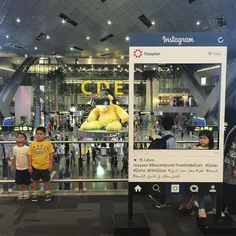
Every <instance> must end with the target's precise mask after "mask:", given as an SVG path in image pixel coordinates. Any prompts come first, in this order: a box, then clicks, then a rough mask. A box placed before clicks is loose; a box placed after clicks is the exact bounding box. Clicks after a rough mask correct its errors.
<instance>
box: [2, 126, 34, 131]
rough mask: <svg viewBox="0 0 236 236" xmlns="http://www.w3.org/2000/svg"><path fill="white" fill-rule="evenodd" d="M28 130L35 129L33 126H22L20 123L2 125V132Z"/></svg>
mask: <svg viewBox="0 0 236 236" xmlns="http://www.w3.org/2000/svg"><path fill="white" fill-rule="evenodd" d="M1 131H2V132H9V131H10V132H23V131H24V132H28V131H33V127H31V126H20V125H17V126H14V125H11V126H0V132H1Z"/></svg>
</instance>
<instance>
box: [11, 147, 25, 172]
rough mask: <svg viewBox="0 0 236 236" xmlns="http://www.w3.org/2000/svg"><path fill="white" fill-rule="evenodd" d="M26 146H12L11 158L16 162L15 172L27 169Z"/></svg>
mask: <svg viewBox="0 0 236 236" xmlns="http://www.w3.org/2000/svg"><path fill="white" fill-rule="evenodd" d="M28 148H29V147H28V146H26V145H24V146H23V147H18V146H14V147H13V150H12V153H13V155H12V157H11V159H13V158H14V157H15V160H16V169H17V170H27V169H28V168H29V162H28V156H27V150H28Z"/></svg>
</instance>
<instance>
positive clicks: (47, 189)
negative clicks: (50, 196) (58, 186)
mask: <svg viewBox="0 0 236 236" xmlns="http://www.w3.org/2000/svg"><path fill="white" fill-rule="evenodd" d="M44 186H45V190H46V192H50V181H48V182H44Z"/></svg>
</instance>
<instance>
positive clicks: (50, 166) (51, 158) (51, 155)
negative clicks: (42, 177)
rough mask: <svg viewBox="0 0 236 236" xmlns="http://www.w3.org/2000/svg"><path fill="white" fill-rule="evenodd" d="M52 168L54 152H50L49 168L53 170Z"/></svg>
mask: <svg viewBox="0 0 236 236" xmlns="http://www.w3.org/2000/svg"><path fill="white" fill-rule="evenodd" d="M52 168H53V153H50V154H49V168H48V170H49V171H52Z"/></svg>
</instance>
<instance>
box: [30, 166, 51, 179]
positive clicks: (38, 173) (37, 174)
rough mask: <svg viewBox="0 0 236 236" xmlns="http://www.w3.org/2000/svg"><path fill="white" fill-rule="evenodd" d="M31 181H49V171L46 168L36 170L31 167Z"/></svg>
mask: <svg viewBox="0 0 236 236" xmlns="http://www.w3.org/2000/svg"><path fill="white" fill-rule="evenodd" d="M31 177H32V180H33V181H39V180H40V179H41V180H42V181H44V182H48V181H50V172H49V170H48V169H46V170H38V169H35V168H34V167H33V172H32V174H31Z"/></svg>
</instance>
